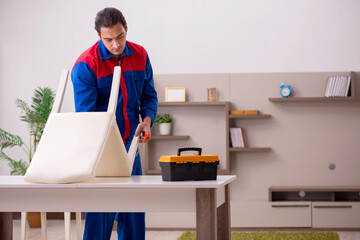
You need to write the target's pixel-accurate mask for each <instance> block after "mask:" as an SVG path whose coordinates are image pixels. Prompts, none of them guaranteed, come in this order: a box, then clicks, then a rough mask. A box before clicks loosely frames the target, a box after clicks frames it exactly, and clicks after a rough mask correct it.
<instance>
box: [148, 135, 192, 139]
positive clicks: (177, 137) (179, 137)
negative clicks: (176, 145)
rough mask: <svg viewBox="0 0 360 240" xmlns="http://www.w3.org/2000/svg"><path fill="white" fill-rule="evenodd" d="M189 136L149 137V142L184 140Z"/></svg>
mask: <svg viewBox="0 0 360 240" xmlns="http://www.w3.org/2000/svg"><path fill="white" fill-rule="evenodd" d="M189 138H190V136H189V135H181V136H180V135H178V136H173V135H169V136H151V140H186V139H189Z"/></svg>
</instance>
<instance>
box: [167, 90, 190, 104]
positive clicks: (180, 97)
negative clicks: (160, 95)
mask: <svg viewBox="0 0 360 240" xmlns="http://www.w3.org/2000/svg"><path fill="white" fill-rule="evenodd" d="M185 96H186V89H185V88H184V87H167V88H165V102H185V99H186V98H185Z"/></svg>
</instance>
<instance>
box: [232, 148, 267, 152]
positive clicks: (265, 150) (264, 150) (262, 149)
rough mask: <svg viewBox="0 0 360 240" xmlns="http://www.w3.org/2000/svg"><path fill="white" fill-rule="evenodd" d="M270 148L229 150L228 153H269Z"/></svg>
mask: <svg viewBox="0 0 360 240" xmlns="http://www.w3.org/2000/svg"><path fill="white" fill-rule="evenodd" d="M270 150H271V148H270V147H245V148H229V151H230V152H269V151H270Z"/></svg>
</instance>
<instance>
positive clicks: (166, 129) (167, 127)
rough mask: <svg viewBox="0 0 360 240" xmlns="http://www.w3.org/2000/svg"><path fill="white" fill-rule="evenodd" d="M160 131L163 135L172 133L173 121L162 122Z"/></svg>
mask: <svg viewBox="0 0 360 240" xmlns="http://www.w3.org/2000/svg"><path fill="white" fill-rule="evenodd" d="M159 132H160V135H161V136H167V135H170V132H171V123H160V124H159Z"/></svg>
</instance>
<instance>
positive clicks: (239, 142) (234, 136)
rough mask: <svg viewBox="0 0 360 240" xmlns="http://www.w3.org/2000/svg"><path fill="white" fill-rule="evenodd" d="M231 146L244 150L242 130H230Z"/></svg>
mask: <svg viewBox="0 0 360 240" xmlns="http://www.w3.org/2000/svg"><path fill="white" fill-rule="evenodd" d="M230 137H231V145H232V147H234V148H244V147H245V142H244V135H243V131H242V128H230Z"/></svg>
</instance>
